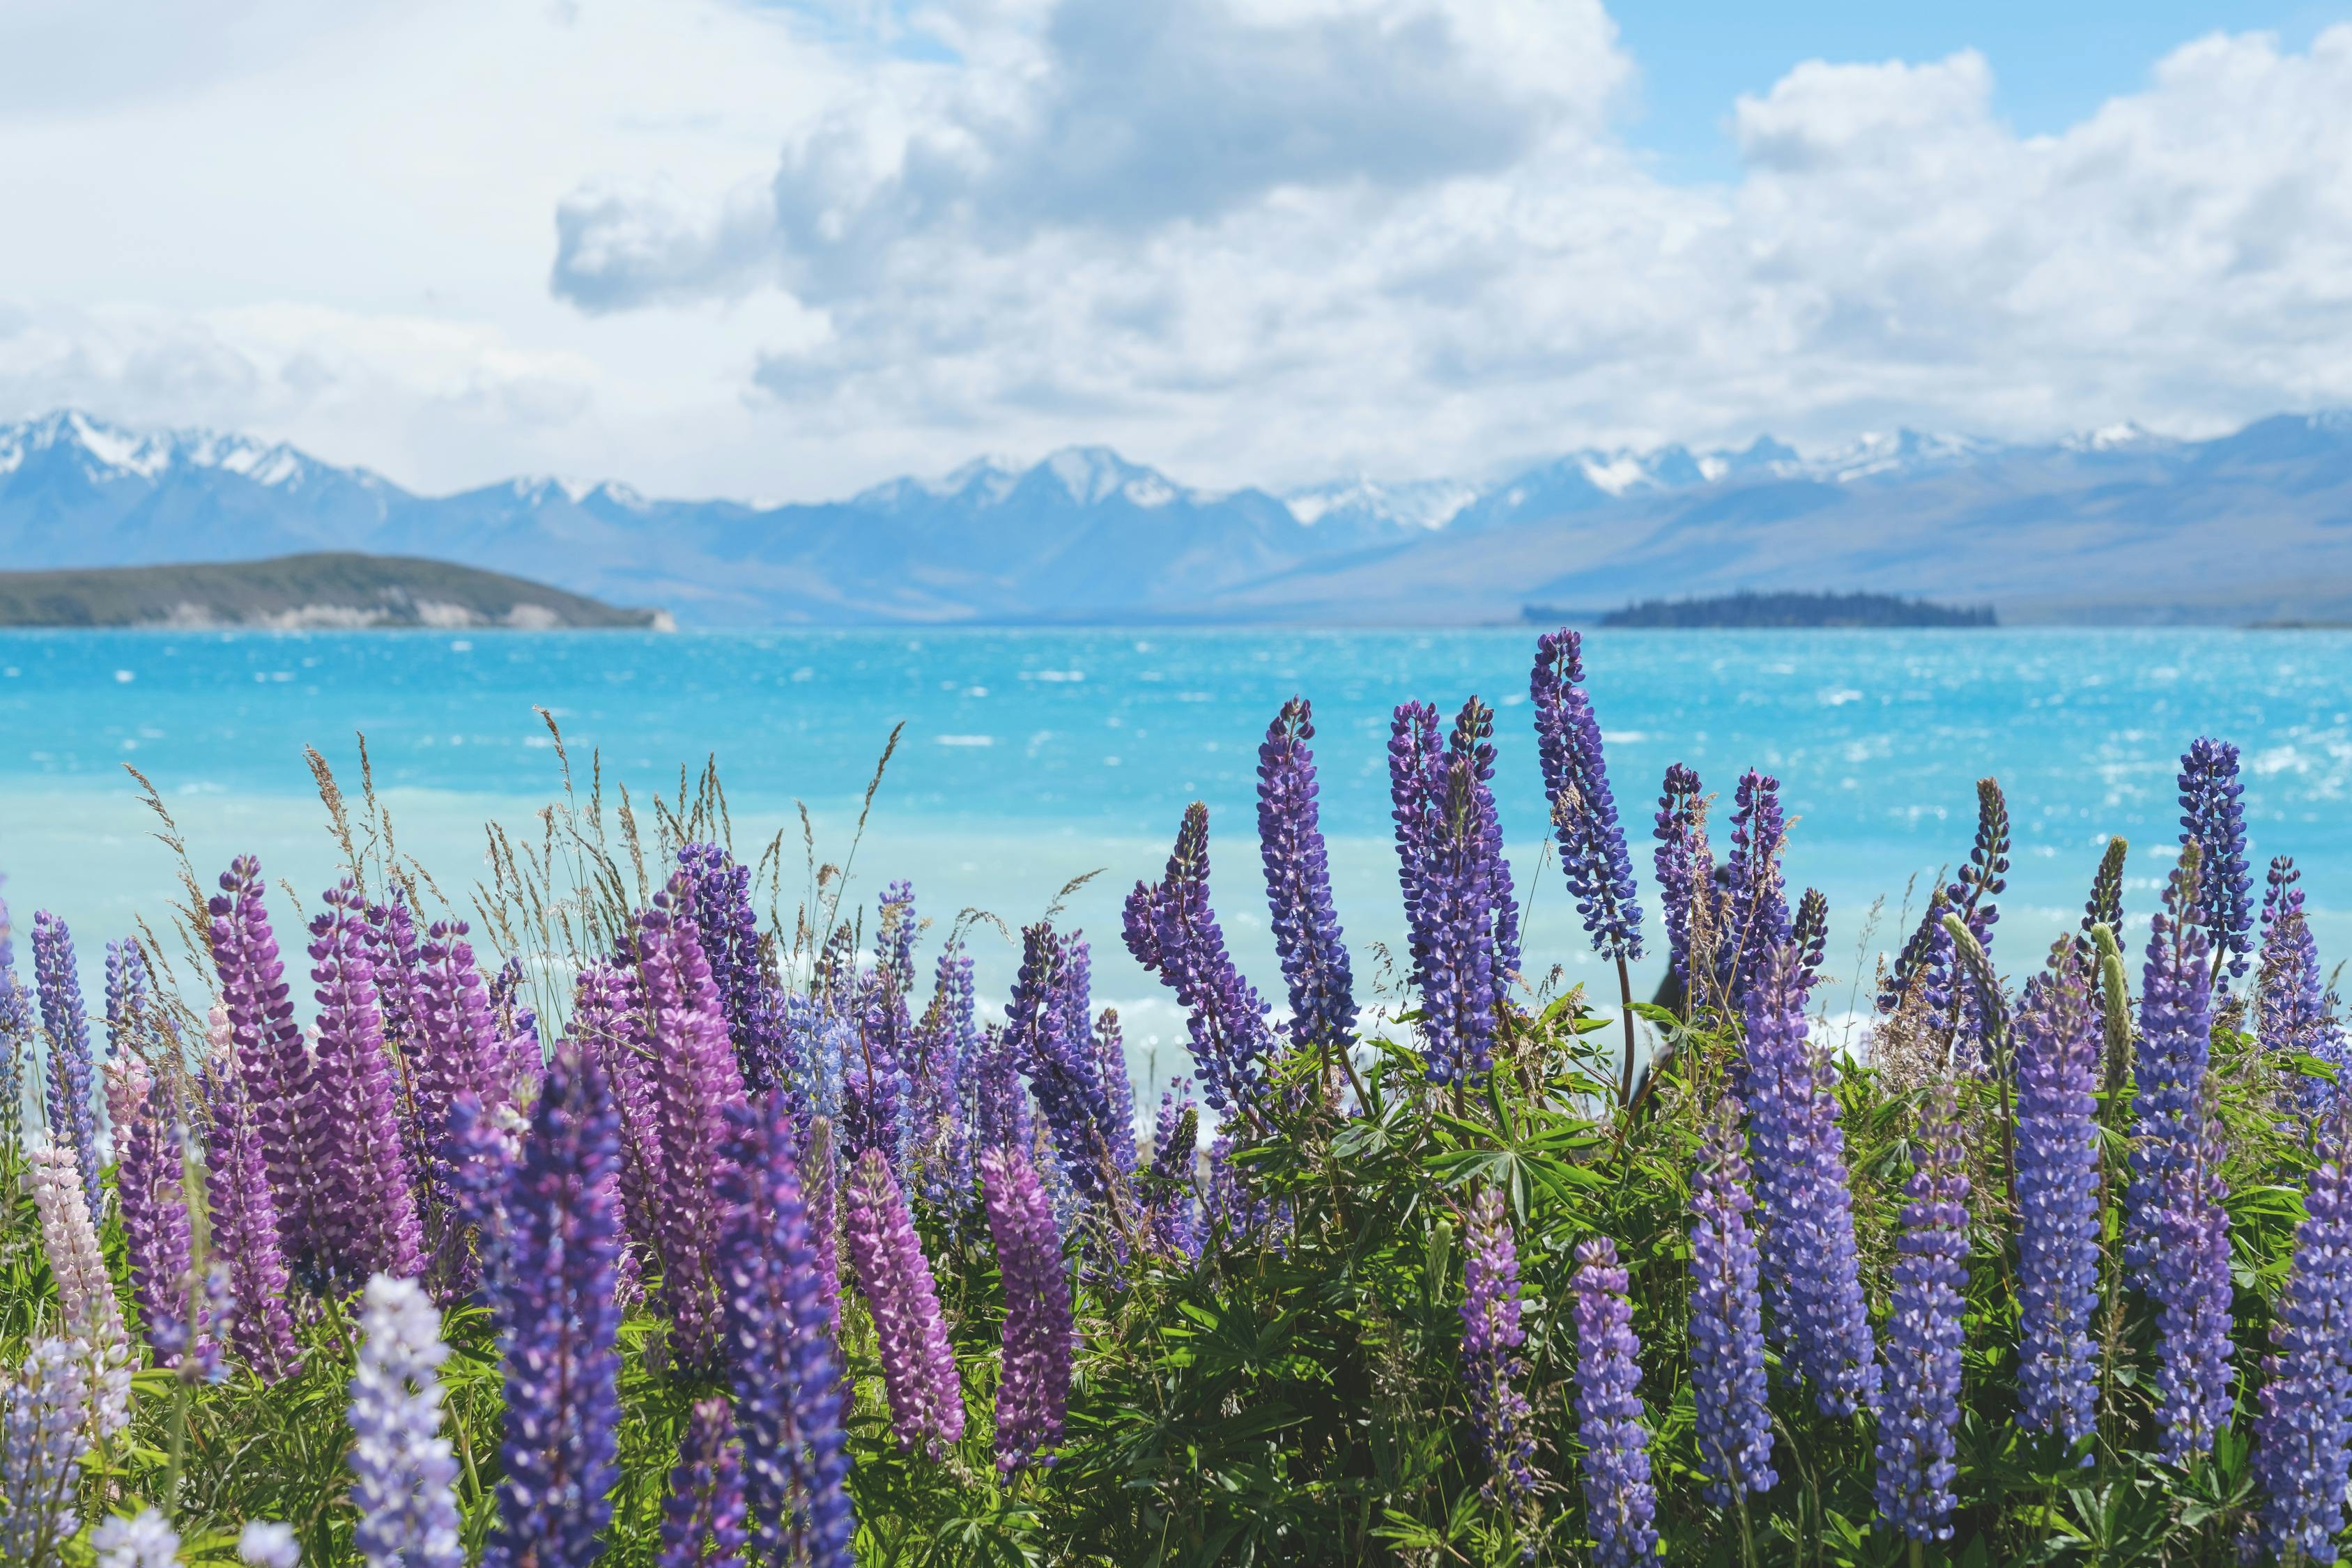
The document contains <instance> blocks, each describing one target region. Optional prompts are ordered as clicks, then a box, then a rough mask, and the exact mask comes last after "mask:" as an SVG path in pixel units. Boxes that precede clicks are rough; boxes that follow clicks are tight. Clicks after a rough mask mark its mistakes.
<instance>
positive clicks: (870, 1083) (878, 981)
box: [840, 965, 913, 1168]
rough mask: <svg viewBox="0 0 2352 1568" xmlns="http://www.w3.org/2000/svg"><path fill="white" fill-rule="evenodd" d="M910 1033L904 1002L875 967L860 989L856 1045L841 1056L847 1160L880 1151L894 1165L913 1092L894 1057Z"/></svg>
mask: <svg viewBox="0 0 2352 1568" xmlns="http://www.w3.org/2000/svg"><path fill="white" fill-rule="evenodd" d="M912 1033H913V1028H912V1026H911V1025H909V1024H908V1019H907V1002H906V998H905V997H904V996H902V995H900V994H899V993H898V986H897V984H896V983H895V982H894V981H893V980H892V979H891V977H890V974H889V973H888V971H887V970H885V969H883V968H881V967H880V966H878V965H877V967H876V968H875V969H874V970H872V971H870V972H869V973H867V974H866V975H865V976H864V978H863V981H862V983H861V984H860V987H859V995H858V1000H857V1034H856V1044H854V1045H853V1046H851V1047H849V1048H848V1049H847V1050H845V1052H844V1054H843V1061H842V1083H841V1090H842V1092H841V1121H840V1127H841V1140H842V1152H843V1153H844V1154H845V1155H846V1156H847V1157H849V1158H851V1159H855V1158H856V1156H858V1155H859V1154H862V1153H864V1152H866V1150H868V1149H879V1150H881V1151H882V1152H883V1153H884V1155H885V1156H886V1157H887V1159H889V1160H890V1161H891V1162H892V1164H893V1166H894V1168H895V1166H896V1165H897V1163H898V1161H899V1158H900V1150H901V1149H902V1148H903V1147H904V1145H905V1143H906V1136H905V1134H906V1131H907V1122H908V1117H909V1114H910V1107H909V1106H908V1103H907V1102H908V1099H909V1098H910V1092H911V1089H912V1087H913V1086H912V1084H911V1082H910V1080H909V1078H908V1074H907V1072H906V1070H905V1068H904V1067H903V1066H902V1064H901V1063H900V1061H899V1053H900V1052H902V1051H904V1050H906V1049H907V1048H908V1037H909V1036H910V1035H911V1034H912Z"/></svg>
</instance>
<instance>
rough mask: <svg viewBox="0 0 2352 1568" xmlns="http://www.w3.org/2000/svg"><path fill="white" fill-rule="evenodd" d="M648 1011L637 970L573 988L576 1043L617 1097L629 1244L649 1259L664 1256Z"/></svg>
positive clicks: (589, 974) (595, 974) (609, 967)
mask: <svg viewBox="0 0 2352 1568" xmlns="http://www.w3.org/2000/svg"><path fill="white" fill-rule="evenodd" d="M644 1007H645V994H644V991H643V989H642V988H641V987H640V986H639V985H638V984H637V975H636V971H635V970H634V969H623V968H620V967H617V966H615V965H614V964H609V963H593V964H591V965H589V966H588V967H587V968H585V969H583V970H582V971H580V973H579V974H578V976H577V977H576V978H575V979H574V981H573V983H572V1032H571V1038H572V1040H574V1041H576V1042H578V1044H579V1046H580V1047H581V1049H582V1050H583V1051H585V1052H586V1053H587V1054H589V1055H591V1056H593V1057H594V1058H595V1059H596V1065H597V1067H598V1068H600V1069H602V1071H603V1073H604V1082H605V1084H606V1085H607V1086H608V1087H609V1088H610V1089H611V1091H612V1095H613V1106H614V1113H615V1115H616V1116H617V1118H618V1121H619V1124H620V1131H621V1173H620V1178H619V1184H620V1192H621V1205H622V1215H623V1218H624V1222H625V1226H626V1227H627V1230H628V1237H629V1240H630V1242H631V1243H632V1244H633V1246H634V1247H635V1248H636V1249H637V1251H638V1252H640V1253H642V1254H643V1255H644V1258H645V1260H646V1261H650V1260H652V1259H654V1258H658V1257H659V1255H660V1240H659V1238H660V1231H661V1226H660V1223H659V1221H658V1220H657V1219H656V1217H655V1216H656V1205H657V1203H658V1202H659V1194H660V1192H661V1190H662V1174H661V1173H662V1164H661V1130H660V1126H659V1122H658V1118H657V1117H656V1114H655V1110H654V1090H653V1068H652V1065H651V1063H650V1062H649V1061H648V1059H647V1058H648V1056H649V1054H650V1053H649V1052H648V1050H647V1048H646V1041H645V1011H644Z"/></svg>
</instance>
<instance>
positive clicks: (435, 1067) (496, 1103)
mask: <svg viewBox="0 0 2352 1568" xmlns="http://www.w3.org/2000/svg"><path fill="white" fill-rule="evenodd" d="M466 937H467V926H466V922H465V921H434V922H433V924H432V925H431V926H430V927H429V928H427V929H426V931H425V938H424V941H422V942H419V943H418V944H417V947H416V972H415V973H416V988H415V1000H416V1005H417V1006H418V1008H419V1009H420V1012H419V1016H418V1017H417V1019H416V1024H417V1027H418V1030H419V1040H418V1047H419V1049H418V1061H417V1072H416V1079H415V1082H416V1100H417V1119H418V1121H419V1122H420V1123H421V1124H422V1126H423V1129H424V1131H425V1142H426V1145H427V1147H428V1149H429V1150H430V1151H431V1152H432V1154H433V1156H434V1158H435V1159H436V1161H438V1160H441V1159H444V1158H446V1150H447V1145H448V1137H449V1134H448V1127H449V1106H450V1103H451V1102H452V1101H453V1100H455V1099H456V1098H457V1096H458V1095H460V1094H467V1093H470V1094H472V1095H473V1096H474V1097H475V1098H476V1099H477V1100H480V1101H481V1103H482V1105H483V1106H484V1107H485V1108H486V1109H489V1110H497V1109H498V1108H499V1107H500V1106H503V1105H505V1104H507V1103H509V1101H510V1100H511V1099H512V1098H513V1095H512V1088H513V1086H512V1084H511V1082H510V1081H509V1077H508V1074H507V1071H506V1068H507V1065H508V1064H507V1061H506V1058H505V1054H504V1042H502V1041H501V1040H500V1039H499V1026H498V1019H497V1017H496V1016H494V1014H493V1013H492V1010H491V1007H490V991H489V987H488V985H487V984H484V982H483V980H482V971H481V966H480V965H479V964H478V963H477V962H476V960H475V957H474V949H473V944H472V943H470V942H467V940H466Z"/></svg>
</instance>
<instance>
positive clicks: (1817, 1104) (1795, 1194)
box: [1744, 947, 1878, 1415]
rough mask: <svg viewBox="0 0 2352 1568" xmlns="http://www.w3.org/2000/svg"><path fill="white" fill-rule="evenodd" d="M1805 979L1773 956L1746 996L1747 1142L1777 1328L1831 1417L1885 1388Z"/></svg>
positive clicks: (1829, 1069) (1826, 1063) (1787, 954)
mask: <svg viewBox="0 0 2352 1568" xmlns="http://www.w3.org/2000/svg"><path fill="white" fill-rule="evenodd" d="M1805 1001H1806V993H1805V984H1804V972H1803V969H1802V968H1801V965H1800V964H1799V963H1798V962H1797V958H1796V954H1795V952H1793V951H1792V950H1790V949H1788V948H1785V947H1784V948H1782V949H1781V950H1780V952H1777V953H1773V954H1770V955H1768V956H1767V957H1766V959H1765V961H1764V963H1763V967H1762V970H1761V972H1760V973H1759V975H1758V977H1757V982H1756V984H1755V985H1754V986H1753V987H1752V988H1751V989H1750V990H1749V992H1748V998H1747V1032H1748V1038H1747V1065H1746V1071H1745V1075H1744V1076H1745V1084H1744V1089H1745V1093H1746V1097H1747V1104H1748V1142H1749V1147H1750V1150H1751V1152H1752V1154H1753V1157H1754V1160H1755V1165H1756V1171H1755V1174H1756V1196H1757V1205H1758V1208H1759V1210H1760V1211H1761V1213H1762V1216H1763V1221H1764V1224H1763V1227H1762V1229H1763V1235H1762V1237H1761V1242H1760V1247H1759V1251H1760V1254H1761V1257H1762V1260H1763V1274H1764V1281H1765V1287H1766V1293H1767V1296H1768V1299H1769V1302H1770V1305H1771V1307H1772V1327H1773V1334H1774V1338H1775V1339H1776V1341H1777V1342H1779V1343H1780V1345H1781V1346H1782V1348H1783V1351H1784V1352H1785V1357H1786V1360H1787V1363H1788V1365H1789V1367H1790V1371H1791V1372H1793V1373H1795V1374H1797V1375H1798V1376H1799V1377H1801V1378H1802V1379H1804V1380H1805V1381H1807V1382H1809V1383H1811V1385H1812V1388H1813V1396H1814V1400H1815V1403H1816V1404H1817V1405H1819V1406H1820V1407H1821V1410H1822V1414H1823V1415H1853V1413H1854V1412H1855V1411H1856V1410H1860V1409H1864V1408H1867V1407H1868V1406H1869V1405H1870V1403H1871V1401H1872V1399H1873V1398H1874V1395H1875V1394H1876V1393H1877V1389H1878V1361H1877V1355H1876V1352H1875V1349H1874V1345H1873V1343H1872V1340H1871V1331H1870V1311H1869V1307H1868V1304H1867V1303H1866V1302H1865V1301H1864V1298H1863V1292H1862V1275H1861V1262H1860V1258H1859V1255H1858V1253H1857V1252H1856V1250H1855V1247H1854V1234H1853V1194H1851V1193H1850V1192H1849V1191H1848V1190H1847V1185H1846V1180H1847V1177H1846V1160H1845V1135H1844V1132H1843V1130H1842V1129H1841V1128H1840V1127H1839V1125H1838V1103H1837V1096H1836V1094H1835V1093H1834V1092H1833V1086H1834V1085H1835V1084H1836V1082H1837V1070H1836V1068H1834V1067H1833V1066H1832V1065H1831V1062H1830V1059H1829V1058H1828V1055H1827V1054H1826V1053H1825V1052H1822V1053H1817V1052H1815V1051H1814V1050H1813V1049H1812V1047H1811V1043H1810V1042H1809V1041H1808V1040H1807V1038H1806V1032H1805V1030H1806V1026H1805Z"/></svg>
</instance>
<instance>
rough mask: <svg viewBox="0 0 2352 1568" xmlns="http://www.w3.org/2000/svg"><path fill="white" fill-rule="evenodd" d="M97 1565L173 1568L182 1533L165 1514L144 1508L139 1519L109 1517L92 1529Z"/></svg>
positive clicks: (101, 1567) (105, 1566)
mask: <svg viewBox="0 0 2352 1568" xmlns="http://www.w3.org/2000/svg"><path fill="white" fill-rule="evenodd" d="M89 1543H90V1545H91V1547H92V1548H94V1549H95V1550H96V1551H97V1552H98V1568H174V1564H176V1563H178V1562H179V1561H180V1536H179V1532H178V1531H174V1530H173V1528H172V1527H171V1525H169V1524H168V1523H166V1522H164V1519H163V1515H162V1514H160V1513H157V1512H156V1511H155V1510H153V1509H152V1508H150V1509H142V1510H140V1513H139V1517H138V1518H136V1519H110V1520H108V1521H106V1522H105V1523H103V1524H101V1525H100V1526H99V1527H98V1528H97V1529H96V1530H93V1531H90V1532H89Z"/></svg>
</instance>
